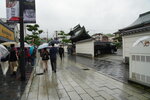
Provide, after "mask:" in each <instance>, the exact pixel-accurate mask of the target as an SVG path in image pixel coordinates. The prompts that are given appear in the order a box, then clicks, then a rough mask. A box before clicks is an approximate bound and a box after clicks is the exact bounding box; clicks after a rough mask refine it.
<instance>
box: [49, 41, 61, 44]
mask: <svg viewBox="0 0 150 100" xmlns="http://www.w3.org/2000/svg"><path fill="white" fill-rule="evenodd" d="M58 43H60V41H58V40H52V41H50V42H49V45H51V44H58Z"/></svg>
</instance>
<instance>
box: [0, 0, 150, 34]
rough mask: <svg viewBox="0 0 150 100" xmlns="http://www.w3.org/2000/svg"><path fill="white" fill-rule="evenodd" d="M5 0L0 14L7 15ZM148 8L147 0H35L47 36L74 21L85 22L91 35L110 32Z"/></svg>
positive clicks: (70, 25) (75, 23)
mask: <svg viewBox="0 0 150 100" xmlns="http://www.w3.org/2000/svg"><path fill="white" fill-rule="evenodd" d="M5 1H6V0H0V18H2V17H3V18H5V17H6V7H5ZM147 11H150V0H36V18H37V19H36V20H37V24H39V25H40V29H43V30H44V31H47V30H48V32H49V36H53V34H54V31H56V30H58V31H59V30H64V31H65V32H69V31H70V29H71V28H73V27H74V26H76V25H77V24H80V25H81V26H83V25H84V26H85V28H86V30H87V31H89V34H90V35H92V34H94V33H113V32H116V31H117V30H118V29H121V28H124V27H126V26H128V25H130V24H131V23H132V22H133V21H135V20H136V19H137V18H138V16H139V14H141V13H144V12H147ZM44 35H45V34H43V36H44ZM45 36H46V35H45Z"/></svg>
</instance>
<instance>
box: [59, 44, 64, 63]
mask: <svg viewBox="0 0 150 100" xmlns="http://www.w3.org/2000/svg"><path fill="white" fill-rule="evenodd" d="M58 51H59V56H60V59H61V60H62V57H64V48H63V47H62V45H60V47H59V50H58Z"/></svg>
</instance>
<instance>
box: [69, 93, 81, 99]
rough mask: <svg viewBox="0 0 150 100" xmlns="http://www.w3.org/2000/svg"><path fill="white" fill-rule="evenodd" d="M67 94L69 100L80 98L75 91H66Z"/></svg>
mask: <svg viewBox="0 0 150 100" xmlns="http://www.w3.org/2000/svg"><path fill="white" fill-rule="evenodd" d="M68 94H69V96H70V98H71V100H81V97H80V96H79V95H78V94H77V93H76V92H75V91H72V92H68Z"/></svg>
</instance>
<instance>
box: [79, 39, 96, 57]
mask: <svg viewBox="0 0 150 100" xmlns="http://www.w3.org/2000/svg"><path fill="white" fill-rule="evenodd" d="M76 54H77V55H84V56H88V57H89V56H91V57H94V40H93V39H87V40H83V41H79V42H77V43H76Z"/></svg>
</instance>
